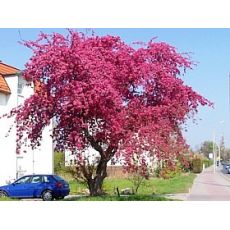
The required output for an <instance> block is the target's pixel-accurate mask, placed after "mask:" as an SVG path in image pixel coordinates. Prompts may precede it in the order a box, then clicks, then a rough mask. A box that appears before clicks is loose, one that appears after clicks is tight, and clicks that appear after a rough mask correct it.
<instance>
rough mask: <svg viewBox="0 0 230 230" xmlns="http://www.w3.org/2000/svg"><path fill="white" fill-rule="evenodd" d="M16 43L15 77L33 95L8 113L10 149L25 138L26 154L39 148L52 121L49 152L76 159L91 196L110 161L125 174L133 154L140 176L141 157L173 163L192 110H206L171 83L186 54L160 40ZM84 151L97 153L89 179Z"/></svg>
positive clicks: (186, 65)
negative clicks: (32, 88) (21, 64)
mask: <svg viewBox="0 0 230 230" xmlns="http://www.w3.org/2000/svg"><path fill="white" fill-rule="evenodd" d="M24 45H25V46H27V47H29V48H30V49H32V51H33V55H32V57H31V58H30V60H29V61H28V63H27V64H26V68H25V70H24V71H23V77H24V78H25V79H26V80H28V81H30V82H33V83H35V85H36V92H35V94H34V95H32V96H31V97H30V98H28V99H27V100H26V101H25V103H24V104H23V105H22V106H20V107H19V108H17V109H14V110H13V111H12V112H11V115H12V116H13V115H16V122H17V127H16V128H17V135H18V138H17V143H18V145H17V148H18V151H20V148H21V146H22V145H23V144H24V137H25V136H26V137H27V138H28V139H29V140H30V143H31V147H32V148H36V147H37V146H39V145H40V141H41V138H42V132H43V130H44V128H45V127H46V126H47V125H49V124H50V122H51V119H52V118H55V123H56V125H55V127H54V129H53V135H52V136H53V141H54V142H55V143H56V148H57V149H58V150H60V151H66V150H69V151H71V152H72V153H73V154H76V163H77V165H78V167H79V168H80V169H81V170H82V173H83V175H84V177H85V179H86V181H87V183H88V187H89V190H90V194H91V195H98V194H100V193H101V188H102V183H103V180H104V178H105V177H106V168H107V163H108V161H110V160H111V159H112V158H113V157H117V158H120V159H123V164H124V166H125V167H126V168H128V169H130V170H131V171H132V167H133V163H132V162H133V160H132V159H133V156H134V155H135V156H136V155H137V154H139V155H140V156H139V159H141V161H140V165H139V166H140V167H141V169H142V170H143V173H144V172H145V170H146V165H147V162H146V158H145V157H142V155H143V153H145V154H146V153H148V155H149V157H153V156H154V157H156V158H157V159H167V161H168V162H169V161H170V159H174V157H175V155H177V154H179V152H181V150H182V149H184V148H186V145H185V142H184V139H183V137H182V134H181V125H182V124H183V123H185V121H186V120H187V118H189V117H191V116H193V115H194V113H195V112H197V109H198V106H199V105H210V102H209V101H207V100H206V99H205V98H203V97H202V96H200V95H199V94H197V93H196V92H194V91H193V90H192V88H191V87H188V86H186V85H184V83H183V81H182V80H181V78H179V76H180V75H183V74H184V72H185V70H186V69H191V66H192V62H191V61H190V58H189V56H188V55H186V54H183V55H182V54H179V53H177V52H176V49H175V48H174V47H172V46H170V45H168V44H166V43H163V42H159V43H158V42H155V41H154V40H151V41H150V42H148V43H147V44H139V45H140V46H138V47H137V46H135V45H133V46H130V45H127V44H125V43H124V42H123V41H122V40H121V39H120V38H119V37H114V36H109V35H107V36H103V37H98V36H95V35H92V36H86V35H84V34H82V33H78V32H76V31H72V30H70V31H69V34H68V36H63V35H61V34H58V33H54V34H51V35H47V34H43V33H41V34H40V35H39V38H38V40H36V41H26V42H25V43H24ZM134 47H136V48H134ZM90 147H91V148H93V149H95V150H96V151H97V152H98V154H99V158H98V157H97V166H96V170H95V172H94V173H93V172H92V171H90V170H87V169H86V167H85V166H86V164H87V162H88V160H87V159H86V157H85V155H84V154H83V152H84V150H87V149H88V148H90Z"/></svg>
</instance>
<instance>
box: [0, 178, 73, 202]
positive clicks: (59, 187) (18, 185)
mask: <svg viewBox="0 0 230 230" xmlns="http://www.w3.org/2000/svg"><path fill="white" fill-rule="evenodd" d="M69 192H70V189H69V184H68V183H67V182H66V181H65V180H64V179H63V178H61V177H60V176H57V175H27V176H23V177H21V178H19V179H18V180H16V181H15V182H13V183H12V184H10V185H4V186H0V197H4V196H8V197H12V198H42V199H43V200H44V201H49V200H53V199H57V200H59V199H64V197H65V196H67V195H69Z"/></svg>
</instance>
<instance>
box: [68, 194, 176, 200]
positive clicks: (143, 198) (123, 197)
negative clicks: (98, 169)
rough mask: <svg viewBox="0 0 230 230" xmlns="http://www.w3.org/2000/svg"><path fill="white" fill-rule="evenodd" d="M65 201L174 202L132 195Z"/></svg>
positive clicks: (88, 197) (158, 197) (162, 198)
mask: <svg viewBox="0 0 230 230" xmlns="http://www.w3.org/2000/svg"><path fill="white" fill-rule="evenodd" d="M65 201H173V199H168V198H165V197H162V196H148V195H130V196H120V197H118V196H98V197H90V196H81V197H74V198H67V199H65Z"/></svg>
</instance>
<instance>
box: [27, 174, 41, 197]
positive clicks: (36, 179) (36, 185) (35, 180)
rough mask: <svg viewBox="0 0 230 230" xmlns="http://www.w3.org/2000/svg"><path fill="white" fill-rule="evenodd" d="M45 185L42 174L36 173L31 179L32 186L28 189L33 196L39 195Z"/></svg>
mask: <svg viewBox="0 0 230 230" xmlns="http://www.w3.org/2000/svg"><path fill="white" fill-rule="evenodd" d="M43 187H44V182H43V179H42V176H40V175H34V176H33V177H32V179H31V183H30V187H29V188H28V189H29V190H30V194H31V196H32V197H39V196H40V194H41V191H42V189H43Z"/></svg>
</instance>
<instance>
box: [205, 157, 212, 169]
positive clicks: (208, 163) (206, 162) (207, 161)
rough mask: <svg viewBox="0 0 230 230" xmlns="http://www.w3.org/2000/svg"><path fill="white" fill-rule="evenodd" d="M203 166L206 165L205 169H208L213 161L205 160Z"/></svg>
mask: <svg viewBox="0 0 230 230" xmlns="http://www.w3.org/2000/svg"><path fill="white" fill-rule="evenodd" d="M203 164H204V165H205V168H207V167H209V166H211V165H212V164H213V161H212V160H209V159H204V160H203Z"/></svg>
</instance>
